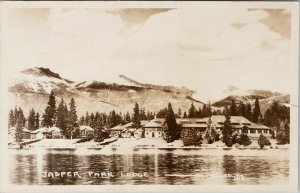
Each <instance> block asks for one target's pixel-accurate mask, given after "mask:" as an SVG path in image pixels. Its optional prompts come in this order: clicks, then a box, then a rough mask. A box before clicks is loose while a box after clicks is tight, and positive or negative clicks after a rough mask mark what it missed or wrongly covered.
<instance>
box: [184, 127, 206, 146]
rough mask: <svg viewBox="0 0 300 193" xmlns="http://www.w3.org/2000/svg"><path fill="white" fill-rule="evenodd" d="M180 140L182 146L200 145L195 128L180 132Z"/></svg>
mask: <svg viewBox="0 0 300 193" xmlns="http://www.w3.org/2000/svg"><path fill="white" fill-rule="evenodd" d="M180 138H181V139H182V142H183V145H184V146H190V145H200V140H201V139H202V137H201V135H199V133H198V132H197V130H196V129H195V128H185V129H184V130H182V132H181V135H180Z"/></svg>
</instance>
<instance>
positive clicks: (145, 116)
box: [140, 108, 147, 120]
mask: <svg viewBox="0 0 300 193" xmlns="http://www.w3.org/2000/svg"><path fill="white" fill-rule="evenodd" d="M140 118H141V120H147V115H146V112H145V109H144V108H142V109H141V110H140Z"/></svg>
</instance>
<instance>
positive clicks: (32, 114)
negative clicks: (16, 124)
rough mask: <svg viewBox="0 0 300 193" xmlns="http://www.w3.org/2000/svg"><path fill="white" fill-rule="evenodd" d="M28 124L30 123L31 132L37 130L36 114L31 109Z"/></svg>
mask: <svg viewBox="0 0 300 193" xmlns="http://www.w3.org/2000/svg"><path fill="white" fill-rule="evenodd" d="M27 122H28V129H29V130H31V131H32V130H34V129H35V112H34V109H31V110H30V111H29V115H28V118H27Z"/></svg>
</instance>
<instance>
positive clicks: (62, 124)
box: [56, 98, 68, 136]
mask: <svg viewBox="0 0 300 193" xmlns="http://www.w3.org/2000/svg"><path fill="white" fill-rule="evenodd" d="M67 116H68V113H66V112H65V102H64V99H63V98H61V100H60V103H59V105H58V107H57V112H56V126H57V127H58V128H60V132H61V134H62V135H63V136H66V135H67Z"/></svg>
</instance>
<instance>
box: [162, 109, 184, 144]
mask: <svg viewBox="0 0 300 193" xmlns="http://www.w3.org/2000/svg"><path fill="white" fill-rule="evenodd" d="M164 125H166V127H165V129H164V139H165V140H166V141H167V142H168V143H170V142H172V141H174V140H176V139H178V138H179V137H180V133H179V131H178V130H179V129H178V125H177V123H176V119H175V114H174V111H173V109H172V105H171V103H169V104H168V114H167V116H166V120H165V123H164Z"/></svg>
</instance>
